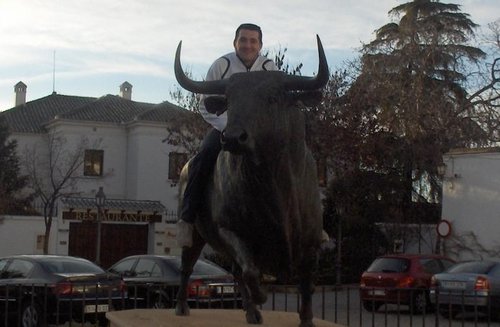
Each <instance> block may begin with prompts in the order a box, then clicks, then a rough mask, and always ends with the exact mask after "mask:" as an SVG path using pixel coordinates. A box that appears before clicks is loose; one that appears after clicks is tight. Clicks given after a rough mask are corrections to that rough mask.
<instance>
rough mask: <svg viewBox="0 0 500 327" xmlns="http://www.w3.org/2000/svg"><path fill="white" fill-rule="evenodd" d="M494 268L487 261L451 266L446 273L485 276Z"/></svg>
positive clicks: (492, 264)
mask: <svg viewBox="0 0 500 327" xmlns="http://www.w3.org/2000/svg"><path fill="white" fill-rule="evenodd" d="M494 266H495V263H493V262H487V261H471V262H462V263H459V264H456V265H454V266H452V267H451V268H450V269H448V272H451V273H474V274H487V273H488V272H489V271H490V270H491V268H493V267H494Z"/></svg>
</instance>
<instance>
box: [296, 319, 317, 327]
mask: <svg viewBox="0 0 500 327" xmlns="http://www.w3.org/2000/svg"><path fill="white" fill-rule="evenodd" d="M299 327H314V324H313V322H312V321H311V320H307V321H301V322H300V325H299Z"/></svg>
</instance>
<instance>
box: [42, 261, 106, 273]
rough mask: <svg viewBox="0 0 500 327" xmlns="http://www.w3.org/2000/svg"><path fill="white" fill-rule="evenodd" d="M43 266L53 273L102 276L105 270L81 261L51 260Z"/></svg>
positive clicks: (43, 263)
mask: <svg viewBox="0 0 500 327" xmlns="http://www.w3.org/2000/svg"><path fill="white" fill-rule="evenodd" d="M42 265H43V266H44V267H45V268H46V269H47V270H48V271H50V272H52V273H58V274H59V273H60V274H71V273H92V274H102V273H104V270H103V269H102V268H100V267H98V266H96V265H94V264H93V263H91V262H87V261H81V260H50V261H44V262H42Z"/></svg>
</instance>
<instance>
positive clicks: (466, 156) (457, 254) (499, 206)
mask: <svg viewBox="0 0 500 327" xmlns="http://www.w3.org/2000/svg"><path fill="white" fill-rule="evenodd" d="M443 160H444V163H445V165H446V166H445V167H446V170H445V172H444V182H443V210H442V218H443V219H444V220H445V221H447V222H449V227H450V228H449V235H448V236H446V237H444V238H443V239H442V250H443V252H444V253H445V254H447V255H450V256H452V257H454V258H457V259H459V260H468V259H480V258H483V259H487V258H490V259H496V260H498V259H500V238H499V234H500V148H484V149H466V150H464V149H461V150H458V149H457V150H453V151H451V152H449V153H447V154H445V155H444V157H443Z"/></svg>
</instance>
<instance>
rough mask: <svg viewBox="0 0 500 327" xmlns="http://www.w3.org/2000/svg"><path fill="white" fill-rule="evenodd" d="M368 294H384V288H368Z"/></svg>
mask: <svg viewBox="0 0 500 327" xmlns="http://www.w3.org/2000/svg"><path fill="white" fill-rule="evenodd" d="M368 294H370V295H378V296H381V295H385V290H369V291H368Z"/></svg>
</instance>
